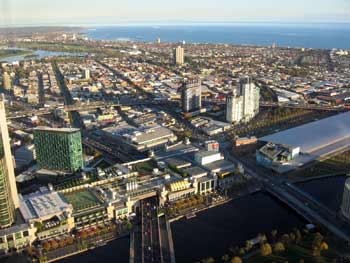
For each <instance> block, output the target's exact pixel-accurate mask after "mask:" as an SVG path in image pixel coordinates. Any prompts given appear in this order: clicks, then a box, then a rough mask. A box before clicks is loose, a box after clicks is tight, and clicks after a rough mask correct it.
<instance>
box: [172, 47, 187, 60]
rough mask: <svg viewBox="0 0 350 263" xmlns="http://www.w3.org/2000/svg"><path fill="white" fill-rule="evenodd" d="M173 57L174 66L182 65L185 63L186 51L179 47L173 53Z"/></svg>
mask: <svg viewBox="0 0 350 263" xmlns="http://www.w3.org/2000/svg"><path fill="white" fill-rule="evenodd" d="M173 52H174V53H173V56H174V64H176V65H182V64H184V63H185V51H184V48H183V47H181V46H178V47H177V48H175V49H174V51H173Z"/></svg>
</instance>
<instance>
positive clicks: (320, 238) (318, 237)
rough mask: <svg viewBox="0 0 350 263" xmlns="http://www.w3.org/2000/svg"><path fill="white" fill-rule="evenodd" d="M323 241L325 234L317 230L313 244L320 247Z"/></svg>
mask: <svg viewBox="0 0 350 263" xmlns="http://www.w3.org/2000/svg"><path fill="white" fill-rule="evenodd" d="M322 241H323V236H322V235H321V233H319V232H317V233H316V234H315V237H314V240H313V241H312V246H313V247H314V248H318V249H319V248H320V247H321V244H322Z"/></svg>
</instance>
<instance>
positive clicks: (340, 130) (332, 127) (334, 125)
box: [259, 112, 350, 154]
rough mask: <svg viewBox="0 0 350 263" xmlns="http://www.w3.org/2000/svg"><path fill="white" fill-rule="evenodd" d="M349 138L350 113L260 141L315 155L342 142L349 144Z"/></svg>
mask: <svg viewBox="0 0 350 263" xmlns="http://www.w3.org/2000/svg"><path fill="white" fill-rule="evenodd" d="M347 138H350V112H346V113H341V114H338V115H335V116H332V117H329V118H325V119H322V120H319V121H314V122H311V123H308V124H305V125H301V126H298V127H295V128H292V129H289V130H286V131H282V132H278V133H275V134H272V135H268V136H265V137H262V138H260V139H259V140H260V141H265V142H272V143H275V144H284V145H289V146H294V147H300V151H301V152H303V153H309V154H315V153H316V152H318V151H320V150H321V149H323V148H325V147H329V146H331V145H334V144H337V143H339V142H340V141H343V142H344V143H349V142H348V140H347ZM322 152H323V153H324V151H322Z"/></svg>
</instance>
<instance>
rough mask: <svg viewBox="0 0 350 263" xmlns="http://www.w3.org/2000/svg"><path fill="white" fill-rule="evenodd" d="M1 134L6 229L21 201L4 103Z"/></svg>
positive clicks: (1, 217) (1, 216)
mask: <svg viewBox="0 0 350 263" xmlns="http://www.w3.org/2000/svg"><path fill="white" fill-rule="evenodd" d="M0 133H1V134H0V228H5V227H9V226H11V225H12V224H13V223H14V222H15V209H16V208H18V207H19V200H18V192H17V187H16V179H15V173H14V167H13V158H12V154H11V146H10V138H9V134H8V128H7V122H6V114H5V106H4V103H3V102H2V101H0Z"/></svg>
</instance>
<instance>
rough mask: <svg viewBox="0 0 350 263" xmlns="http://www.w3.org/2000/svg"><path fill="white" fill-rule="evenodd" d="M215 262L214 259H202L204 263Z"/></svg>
mask: <svg viewBox="0 0 350 263" xmlns="http://www.w3.org/2000/svg"><path fill="white" fill-rule="evenodd" d="M214 262H215V260H214V258H212V257H209V258H205V259H202V263H214Z"/></svg>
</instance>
